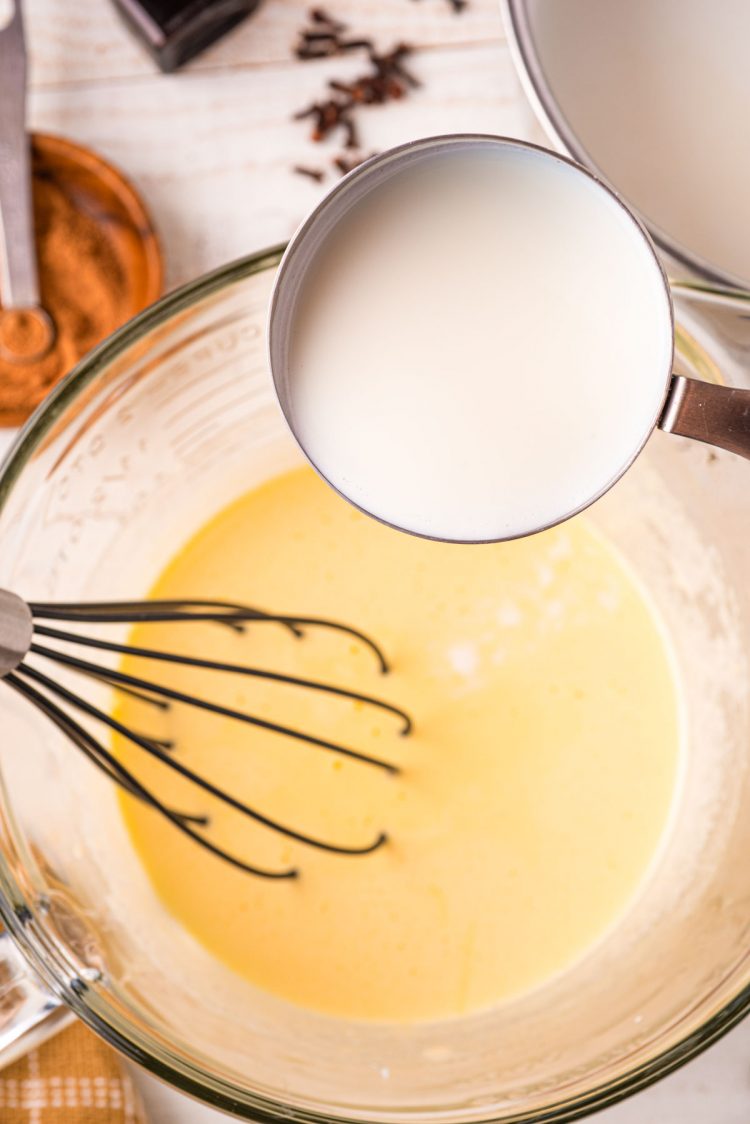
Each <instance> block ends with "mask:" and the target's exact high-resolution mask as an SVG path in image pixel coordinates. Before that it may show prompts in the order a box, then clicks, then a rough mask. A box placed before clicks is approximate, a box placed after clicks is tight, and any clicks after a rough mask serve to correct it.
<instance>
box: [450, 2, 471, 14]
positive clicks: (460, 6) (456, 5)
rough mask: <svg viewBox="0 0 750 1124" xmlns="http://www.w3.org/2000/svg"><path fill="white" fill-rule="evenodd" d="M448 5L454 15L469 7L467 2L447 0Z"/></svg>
mask: <svg viewBox="0 0 750 1124" xmlns="http://www.w3.org/2000/svg"><path fill="white" fill-rule="evenodd" d="M448 3H449V4H450V6H451V8H453V11H454V12H456V13H459V12H463V11H464V10H465V9H466V8H468V6H469V0H448Z"/></svg>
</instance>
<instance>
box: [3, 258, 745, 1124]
mask: <svg viewBox="0 0 750 1124" xmlns="http://www.w3.org/2000/svg"><path fill="white" fill-rule="evenodd" d="M283 251H284V246H283V245H276V246H273V247H270V248H269V249H266V250H263V251H261V252H259V253H255V254H250V255H248V256H246V257H242V258H239V259H237V260H235V261H233V262H230V263H229V264H227V265H225V266H222V267H220V268H219V269H216V270H214V271H212V272H211V273H208V274H205V275H203V276H202V277H200V278H198V279H197V280H195V281H191V282H189V283H188V284H186V285H183V286H182V287H181V288H178V289H176V290H174V291H173V292H171V293H169V294H168V295H167V296H165V297H163V298H162V299H161V300H159V301H157V302H156V303H155V304H154V305H152V306H150V307H149V308H148V309H146V310H145V311H144V312H141V313H139V314H138V315H137V316H135V317H134V318H133V319H132V320H130V321H129V322H128V323H127V324H125V325H124V326H123V327H122V328H120V329H119V330H118V331H116V332H115V333H114V334H113V335H111V336H110V337H109V338H108V339H107V340H105V341H104V342H103V343H102V344H100V345H99V346H98V347H96V348H95V349H94V350H93V351H92V352H91V353H90V354H89V355H88V356H87V357H86V358H85V359H83V360H82V362H81V363H79V364H78V365H77V366H76V367H75V368H74V369H73V370H72V371H71V372H70V373H69V374H68V375H67V376H66V377H65V379H63V381H62V382H61V383H59V384H58V386H57V387H56V388H55V389H54V390H53V391H52V393H51V394H50V395H49V396H48V398H47V399H46V400H45V401H44V402H43V403H42V404H41V406H40V407H39V408H38V409H37V410H36V411H35V412H34V414H33V415H32V416H31V418H30V419H29V421H28V422H27V423H26V425H25V426H24V427H23V429H22V430H21V432H20V433H19V435H18V437H17V438H16V440H15V442H14V443H13V445H12V446H11V448H10V450H9V451H8V453H7V454H6V456H5V458H4V459H3V461H2V463H0V513H1V512H2V509H3V507H4V506H5V503H6V501H7V499H8V497H9V495H10V494H11V492H12V490H13V487H14V484H15V482H16V481H17V480H18V479H19V477H20V475H21V473H22V472H23V470H24V467H25V466H26V465H27V463H28V462H29V460H30V458H31V456H32V455H33V453H34V451H35V450H36V448H37V447H38V446H39V444H40V442H41V441H42V439H43V438H44V436H45V435H46V434H47V433H48V432H49V430H50V429H51V427H52V426H53V425H54V423H55V422H56V421H57V419H58V418H59V416H60V415H61V413H62V412H63V411H64V410H65V408H66V407H67V406H68V405H69V404H70V403H71V402H73V401H74V400H75V398H76V396H77V395H78V394H79V393H80V392H81V391H82V390H83V389H84V388H85V387H87V386H89V385H90V384H91V383H92V382H93V381H94V380H95V379H96V378H97V377H98V375H99V374H100V372H101V370H102V369H103V368H104V367H106V366H108V365H109V364H110V363H112V362H113V361H114V360H115V359H116V358H117V357H118V356H120V355H121V354H122V353H123V352H124V351H125V350H126V349H127V348H128V347H130V345H131V344H132V343H134V342H136V341H137V340H138V339H140V338H141V336H142V335H143V334H144V333H145V332H148V331H150V330H151V329H153V328H156V327H158V326H160V325H163V324H164V323H165V322H167V321H168V320H169V319H170V318H172V317H173V316H174V315H176V314H177V313H179V312H180V311H183V310H184V309H187V308H189V307H191V306H192V305H194V304H195V303H197V302H198V301H201V300H203V299H205V298H207V297H209V296H211V295H213V294H216V293H218V292H221V291H223V290H225V289H228V288H229V287H230V286H231V285H233V284H235V283H237V282H240V281H242V280H244V279H246V278H248V277H251V276H252V275H254V274H256V273H261V272H263V271H265V270H267V269H272V268H274V267H275V266H276V265H278V263H279V261H280V260H281V257H282V254H283ZM0 920H1V921H2V923H3V924H4V925H5V927H6V928H7V930H8V931H9V933H10V934H11V936H12V938H13V940H14V943H15V944H16V945H17V947H18V948H19V950H20V951H21V953H22V955H23V957H24V960H25V962H26V963H27V964H29V966H30V968H31V970H32V971H33V972H35V973H36V974H37V975H38V976H39V978H40V979H41V980H42V982H43V983H44V984H45V985H46V986H47V987H48V988H49V989H50V991H51V992H52V994H54V995H55V996H57V997H58V998H60V999H61V1000H63V1001H64V1002H65V1003H66V1004H67V1005H68V1007H69V1008H70V1009H72V1010H73V1011H74V1013H75V1014H76V1015H77V1016H78V1017H79V1018H80V1019H81V1020H82V1022H84V1023H85V1024H86V1025H87V1026H88V1027H89V1028H90V1029H91V1030H93V1031H94V1032H95V1033H96V1034H98V1035H99V1036H100V1037H101V1038H102V1039H104V1041H105V1042H107V1043H108V1044H109V1045H111V1046H114V1047H115V1048H116V1049H117V1050H119V1051H120V1053H121V1054H123V1055H124V1056H125V1057H127V1058H129V1059H131V1060H132V1061H134V1062H137V1063H138V1064H139V1065H140V1066H142V1067H143V1068H144V1069H146V1070H147V1071H149V1072H151V1073H152V1074H154V1075H155V1076H156V1077H158V1078H160V1079H161V1080H163V1081H165V1082H167V1083H168V1084H170V1085H172V1086H173V1087H174V1088H176V1089H178V1090H179V1091H180V1092H183V1093H186V1094H188V1095H189V1096H192V1097H194V1098H195V1099H197V1100H199V1101H203V1102H204V1103H206V1104H208V1105H210V1106H211V1107H213V1108H217V1109H220V1110H223V1111H224V1112H227V1113H230V1114H233V1115H235V1117H237V1118H240V1119H245V1120H254V1121H257V1122H258V1124H279V1122H280V1121H282V1120H288V1119H290V1117H291V1118H293V1119H294V1120H295V1121H297V1122H298V1124H363V1121H372V1122H374V1121H377V1120H383V1121H393V1120H396V1119H397V1120H399V1121H405V1120H407V1119H408V1117H409V1115H410V1114H409V1111H408V1110H398V1109H397V1110H394V1111H393V1112H383V1113H381V1114H380V1115H379V1116H378V1115H376V1114H373V1115H372V1116H369V1117H364V1116H362V1115H361V1114H359V1115H356V1116H355V1115H351V1116H347V1115H346V1114H343V1113H337V1112H335V1111H334V1110H331V1111H330V1112H324V1111H319V1110H315V1109H311V1108H307V1107H300V1106H299V1105H297V1104H294V1103H291V1102H290V1103H288V1104H283V1103H282V1102H280V1101H277V1100H273V1099H272V1098H270V1097H267V1096H263V1095H261V1094H258V1093H252V1092H249V1091H248V1090H247V1089H244V1088H242V1087H241V1086H240V1085H238V1084H236V1083H235V1082H233V1081H232V1080H231V1079H230V1078H229V1077H227V1076H217V1075H216V1074H211V1073H209V1072H207V1069H206V1068H204V1067H202V1066H201V1065H200V1064H199V1063H198V1062H197V1061H196V1062H191V1061H190V1060H188V1059H187V1058H185V1057H183V1056H180V1055H178V1053H177V1052H174V1051H171V1050H170V1049H169V1048H168V1047H165V1046H164V1044H163V1042H161V1041H160V1040H159V1039H158V1038H157V1036H156V1035H155V1034H150V1033H148V1032H146V1031H144V1030H142V1029H141V1028H135V1027H134V1026H133V1025H132V1023H131V1022H130V1021H129V1020H128V1019H127V1018H125V1017H123V1016H122V1015H121V1014H120V1013H119V1012H118V1010H117V1009H116V1008H115V1007H114V1006H113V1005H112V1004H110V1003H109V1001H108V1000H105V1001H104V1002H102V1000H101V999H100V997H99V995H98V994H97V992H96V991H95V990H94V989H93V988H92V987H91V986H90V985H89V984H88V983H87V982H86V980H84V979H81V978H79V977H77V976H75V975H72V974H71V970H70V965H69V964H68V965H64V964H63V962H62V960H61V958H60V956H59V954H58V955H55V953H54V950H53V949H52V948H51V946H50V942H49V939H48V938H46V937H45V935H44V934H43V933H42V931H41V928H40V927H39V926H38V925H37V924H36V922H35V920H34V918H33V916H31V915H30V912H29V910H28V907H27V906H26V905H25V902H24V892H23V890H22V888H21V886H20V885H19V883H18V881H17V880H16V878H15V877H14V875H13V872H12V870H11V868H10V865H9V863H8V861H7V859H6V856H5V854H4V853H3V851H2V850H0ZM749 1012H750V985H748V986H746V987H744V988H742V989H741V990H740V991H739V992H738V993H737V994H736V995H734V996H733V997H732V998H731V999H730V1000H729V1001H728V1002H726V1003H725V1004H724V1005H723V1006H722V1007H721V1008H720V1009H719V1010H718V1011H716V1012H715V1013H714V1014H713V1015H711V1016H710V1018H708V1019H706V1020H705V1021H704V1022H703V1023H702V1024H701V1025H700V1026H699V1027H697V1028H696V1029H694V1030H693V1031H691V1032H690V1033H688V1034H686V1035H685V1036H684V1037H683V1038H681V1039H680V1040H679V1041H678V1042H676V1043H675V1044H674V1045H672V1046H670V1047H669V1048H667V1049H666V1050H663V1051H661V1052H660V1053H658V1054H657V1055H656V1056H655V1057H653V1058H651V1059H650V1060H648V1061H645V1062H642V1063H640V1064H638V1065H636V1066H634V1067H633V1068H632V1069H631V1070H629V1071H628V1072H627V1073H625V1074H623V1075H622V1076H620V1077H618V1078H616V1079H614V1080H610V1081H607V1082H605V1083H603V1084H601V1085H598V1086H595V1087H594V1088H593V1089H590V1090H588V1091H587V1092H585V1093H578V1094H575V1095H573V1096H571V1097H568V1098H565V1099H562V1100H557V1101H555V1102H552V1103H550V1104H549V1105H547V1106H546V1107H544V1108H542V1109H539V1110H534V1111H531V1112H529V1111H521V1112H518V1113H515V1114H514V1113H511V1114H510V1115H508V1114H503V1115H500V1116H498V1115H484V1116H482V1117H476V1118H475V1120H476V1124H563V1122H568V1121H573V1120H579V1119H581V1118H582V1117H584V1116H587V1115H589V1114H590V1113H592V1112H595V1111H597V1110H599V1109H603V1108H606V1107H608V1106H611V1105H614V1104H616V1103H617V1102H618V1101H621V1100H623V1099H625V1098H626V1097H628V1096H630V1095H632V1094H633V1093H636V1092H639V1091H640V1090H642V1089H645V1088H647V1087H648V1086H649V1085H652V1084H653V1083H654V1082H656V1081H658V1080H660V1079H661V1078H662V1077H665V1076H667V1075H668V1074H670V1073H673V1072H674V1071H675V1070H677V1069H679V1068H681V1067H682V1066H683V1065H685V1063H686V1062H688V1061H690V1060H691V1059H692V1058H694V1057H696V1056H697V1055H698V1054H701V1053H702V1052H703V1051H704V1050H705V1049H707V1048H708V1047H709V1046H710V1045H712V1044H713V1043H714V1042H716V1041H717V1040H718V1039H720V1038H721V1037H722V1036H723V1035H724V1034H726V1033H727V1032H728V1031H729V1030H731V1029H732V1028H733V1027H734V1026H736V1025H737V1024H738V1023H739V1022H740V1021H741V1020H742V1019H743V1018H744V1017H745V1016H746V1015H747V1014H748V1013H749ZM413 1115H414V1118H416V1117H417V1116H419V1117H420V1118H421V1120H422V1121H423V1122H424V1121H425V1120H429V1117H427V1116H426V1114H425V1113H424V1112H423V1111H421V1110H419V1111H418V1112H415V1113H414V1114H413Z"/></svg>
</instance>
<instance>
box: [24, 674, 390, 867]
mask: <svg viewBox="0 0 750 1124" xmlns="http://www.w3.org/2000/svg"><path fill="white" fill-rule="evenodd" d="M16 670H17V672H18V673H19V674H23V675H25V676H27V677H28V678H30V679H33V680H35V682H37V683H39V684H40V685H41V686H43V687H45V688H46V689H47V690H48V691H51V692H52V693H53V694H55V695H57V696H58V698H61V699H64V700H65V702H67V703H69V704H70V706H72V707H75V709H76V710H80V711H82V712H83V713H84V714H87V715H88V716H89V717H90V718H94V719H96V721H97V722H101V723H103V725H105V726H107V727H109V729H110V730H114V731H115V732H116V733H118V734H120V735H121V736H122V737H124V738H127V740H128V741H130V742H132V743H133V744H134V745H137V746H139V747H140V748H141V749H143V750H145V752H146V753H148V754H150V755H151V756H152V757H155V758H156V759H157V760H159V761H161V762H163V763H164V764H165V765H167V766H169V768H170V769H172V770H173V771H174V772H175V773H178V774H179V775H180V776H182V777H184V778H185V779H186V780H189V781H191V782H192V783H193V784H195V785H197V787H198V788H201V789H203V791H204V792H207V793H209V794H210V795H211V796H215V797H216V798H217V799H218V800H220V801H221V802H222V803H223V804H226V805H227V806H228V807H230V808H234V809H235V810H236V811H238V812H241V813H242V814H243V815H244V816H247V817H248V818H249V819H252V820H255V821H256V823H260V824H263V826H264V827H268V828H271V830H272V831H276V832H279V833H280V834H281V835H285V836H286V837H287V838H289V839H294V840H296V841H297V842H298V843H306V844H307V845H308V846H309V847H317V848H318V849H320V850H322V851H331V852H334V853H336V854H339V855H367V854H370V853H371V852H372V851H374V850H376V849H377V848H378V847H380V846H382V844H383V843H385V841H386V840H385V838H384V835H383V833H381V834H380V835H378V837H377V838H376V839H375V841H374V842H372V843H368V844H367V845H366V846H364V847H343V846H338V845H336V844H334V843H324V842H322V841H321V840H320V839H316V838H315V837H314V836H312V835H307V834H305V833H304V832H301V831H295V830H294V829H293V828H291V827H287V826H286V825H285V824H282V823H280V822H279V821H278V820H274V819H272V818H271V817H270V816H265V815H263V814H262V813H261V812H258V811H257V810H256V809H255V808H251V807H250V806H249V805H248V804H245V803H243V801H241V800H238V799H237V798H236V797H235V796H232V795H231V793H229V792H225V791H224V790H223V789H220V788H218V787H217V786H216V785H215V784H212V782H211V781H209V780H207V779H206V778H205V777H202V776H200V775H199V774H198V773H195V772H194V771H193V770H192V769H190V768H189V767H188V766H187V765H184V764H183V763H182V762H181V761H178V760H176V759H175V758H174V757H171V756H170V755H169V754H168V753H167V752H165V751H164V750H163V749H161V748H160V747H159V746H158V745H157V744H156V742H154V741H153V740H152V739H151V738H145V737H143V736H141V735H140V734H137V733H136V732H135V731H134V730H131V729H129V728H128V727H127V726H124V725H123V724H122V722H119V721H118V720H117V719H116V718H113V717H112V715H110V714H106V713H105V712H104V711H103V710H100V709H99V707H97V706H94V705H93V703H90V702H87V701H86V699H82V698H80V696H78V695H75V694H73V692H72V691H69V690H68V689H67V688H66V687H63V686H62V685H61V684H60V683H56V682H55V681H54V680H53V679H50V678H49V676H47V675H44V674H43V673H42V672H41V671H38V670H37V669H36V668H33V667H28V666H26V665H25V664H20V665H19V667H18V668H17V669H16Z"/></svg>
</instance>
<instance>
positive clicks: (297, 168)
mask: <svg viewBox="0 0 750 1124" xmlns="http://www.w3.org/2000/svg"><path fill="white" fill-rule="evenodd" d="M292 171H293V172H296V173H297V175H298V176H307V178H308V179H311V180H315V182H316V183H322V182H323V180H324V179H325V178H326V174H325V172H324V171H322V170H321V169H320V168H306V167H305V166H304V165H303V164H295V165H294V167H293V168H292Z"/></svg>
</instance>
